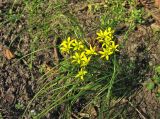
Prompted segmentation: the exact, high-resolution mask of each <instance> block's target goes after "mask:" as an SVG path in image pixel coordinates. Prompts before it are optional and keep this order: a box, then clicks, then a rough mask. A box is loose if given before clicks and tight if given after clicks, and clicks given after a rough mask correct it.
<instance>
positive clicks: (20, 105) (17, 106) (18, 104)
mask: <svg viewBox="0 0 160 119" xmlns="http://www.w3.org/2000/svg"><path fill="white" fill-rule="evenodd" d="M15 108H16V109H18V110H23V109H24V108H25V106H24V105H23V104H21V103H17V104H15Z"/></svg>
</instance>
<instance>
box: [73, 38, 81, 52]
mask: <svg viewBox="0 0 160 119" xmlns="http://www.w3.org/2000/svg"><path fill="white" fill-rule="evenodd" d="M72 45H73V46H74V47H73V50H74V51H75V50H81V49H83V48H84V45H83V43H82V42H81V41H77V40H76V39H74V42H73V44H72Z"/></svg>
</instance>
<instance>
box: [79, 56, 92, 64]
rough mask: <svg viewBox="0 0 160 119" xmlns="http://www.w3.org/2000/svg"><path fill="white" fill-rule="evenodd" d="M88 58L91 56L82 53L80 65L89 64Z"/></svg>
mask: <svg viewBox="0 0 160 119" xmlns="http://www.w3.org/2000/svg"><path fill="white" fill-rule="evenodd" d="M90 60H91V56H89V57H86V55H84V56H83V58H82V63H81V67H84V66H87V65H88V64H89V62H90Z"/></svg>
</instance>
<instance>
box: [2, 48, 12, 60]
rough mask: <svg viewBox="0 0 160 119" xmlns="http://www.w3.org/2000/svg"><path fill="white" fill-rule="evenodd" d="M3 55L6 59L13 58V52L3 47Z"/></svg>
mask: <svg viewBox="0 0 160 119" xmlns="http://www.w3.org/2000/svg"><path fill="white" fill-rule="evenodd" d="M3 55H4V56H5V57H6V58H7V59H8V60H10V59H12V58H14V54H13V53H12V52H11V51H10V50H9V49H4V50H3Z"/></svg>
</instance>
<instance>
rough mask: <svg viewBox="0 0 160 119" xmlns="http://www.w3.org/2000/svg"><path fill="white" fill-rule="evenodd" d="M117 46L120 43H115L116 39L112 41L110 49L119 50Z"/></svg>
mask: <svg viewBox="0 0 160 119" xmlns="http://www.w3.org/2000/svg"><path fill="white" fill-rule="evenodd" d="M117 47H118V45H115V42H114V41H111V45H110V49H111V50H112V51H119V50H118V49H117Z"/></svg>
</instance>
